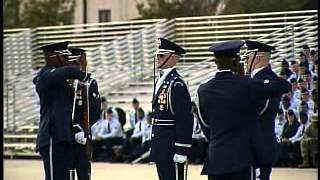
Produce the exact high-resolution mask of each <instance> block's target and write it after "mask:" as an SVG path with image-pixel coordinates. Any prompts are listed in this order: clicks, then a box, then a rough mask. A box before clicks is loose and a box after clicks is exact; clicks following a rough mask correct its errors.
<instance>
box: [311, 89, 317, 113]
mask: <svg viewBox="0 0 320 180" xmlns="http://www.w3.org/2000/svg"><path fill="white" fill-rule="evenodd" d="M311 96H312V100H313V102H314V106H313V113H318V90H317V89H314V90H312V93H311Z"/></svg>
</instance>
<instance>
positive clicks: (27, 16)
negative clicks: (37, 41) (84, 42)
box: [22, 0, 75, 27]
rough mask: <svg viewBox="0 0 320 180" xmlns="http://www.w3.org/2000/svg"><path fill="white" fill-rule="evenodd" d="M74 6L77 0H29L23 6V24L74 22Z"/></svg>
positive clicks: (35, 25)
mask: <svg viewBox="0 0 320 180" xmlns="http://www.w3.org/2000/svg"><path fill="white" fill-rule="evenodd" d="M74 8H75V0H29V2H28V3H25V4H24V7H23V9H24V10H23V16H22V26H23V27H39V26H55V25H64V24H72V23H73V12H74Z"/></svg>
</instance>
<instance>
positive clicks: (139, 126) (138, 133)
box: [131, 119, 146, 138]
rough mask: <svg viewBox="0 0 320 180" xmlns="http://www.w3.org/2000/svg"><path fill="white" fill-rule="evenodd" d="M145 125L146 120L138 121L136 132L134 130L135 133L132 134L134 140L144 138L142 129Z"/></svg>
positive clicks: (135, 127)
mask: <svg viewBox="0 0 320 180" xmlns="http://www.w3.org/2000/svg"><path fill="white" fill-rule="evenodd" d="M144 123H146V120H145V119H142V120H138V121H137V123H136V125H135V126H134V130H133V133H132V136H131V137H133V138H140V137H142V134H143V132H142V128H143V126H144Z"/></svg>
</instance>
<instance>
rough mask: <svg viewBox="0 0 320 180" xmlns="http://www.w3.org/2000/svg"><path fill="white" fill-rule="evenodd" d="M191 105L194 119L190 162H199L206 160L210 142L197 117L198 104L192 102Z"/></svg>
mask: <svg viewBox="0 0 320 180" xmlns="http://www.w3.org/2000/svg"><path fill="white" fill-rule="evenodd" d="M191 105H192V113H193V117H194V119H193V133H192V146H191V154H190V162H192V163H195V164H199V163H203V162H204V159H205V157H206V155H207V148H208V142H207V139H206V138H205V136H204V134H203V132H202V130H201V125H200V122H199V120H198V119H197V105H196V104H195V103H194V102H192V103H191Z"/></svg>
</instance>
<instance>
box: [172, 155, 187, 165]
mask: <svg viewBox="0 0 320 180" xmlns="http://www.w3.org/2000/svg"><path fill="white" fill-rule="evenodd" d="M173 161H174V162H175V163H185V162H186V161H187V156H184V155H180V154H174V156H173Z"/></svg>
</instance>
